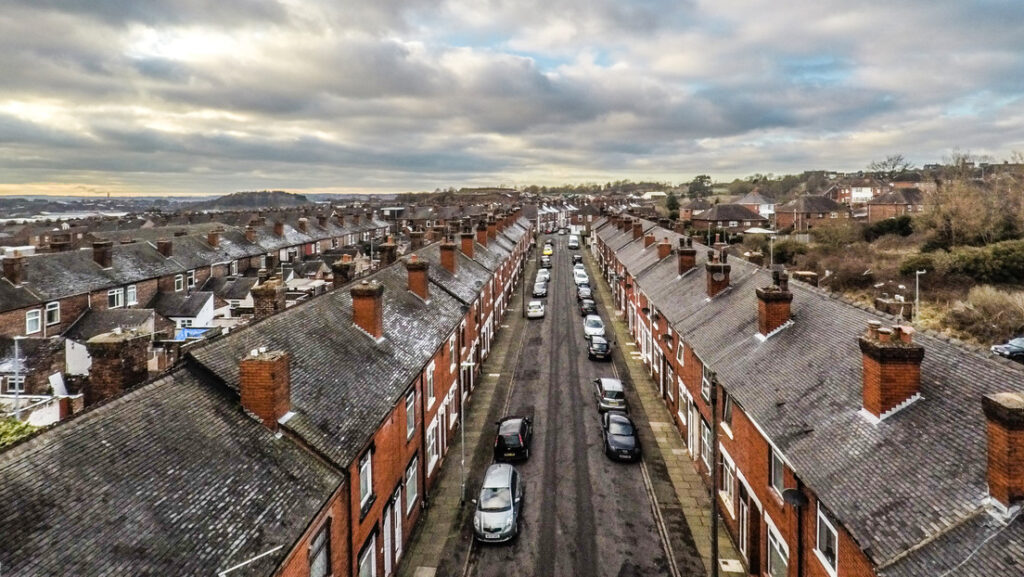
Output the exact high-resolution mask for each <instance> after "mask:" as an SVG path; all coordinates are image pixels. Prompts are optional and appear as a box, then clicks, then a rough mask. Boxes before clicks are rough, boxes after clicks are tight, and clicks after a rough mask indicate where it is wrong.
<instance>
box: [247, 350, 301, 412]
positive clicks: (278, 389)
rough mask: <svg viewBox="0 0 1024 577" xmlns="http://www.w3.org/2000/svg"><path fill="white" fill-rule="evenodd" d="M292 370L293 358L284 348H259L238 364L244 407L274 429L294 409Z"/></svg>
mask: <svg viewBox="0 0 1024 577" xmlns="http://www.w3.org/2000/svg"><path fill="white" fill-rule="evenodd" d="M290 373H291V367H290V358H289V355H288V353H286V352H284V351H270V352H259V351H258V352H257V354H256V356H250V357H246V358H244V359H242V361H241V362H240V363H239V365H238V385H239V389H240V391H239V392H240V397H241V402H242V407H243V408H244V409H245V410H246V411H248V412H250V413H252V414H254V415H255V416H256V417H257V418H259V420H260V421H262V422H263V425H264V426H265V427H267V428H268V429H270V430H273V431H276V430H277V424H278V421H279V420H280V419H281V417H283V416H285V415H286V414H287V413H288V411H290V410H291V374H290Z"/></svg>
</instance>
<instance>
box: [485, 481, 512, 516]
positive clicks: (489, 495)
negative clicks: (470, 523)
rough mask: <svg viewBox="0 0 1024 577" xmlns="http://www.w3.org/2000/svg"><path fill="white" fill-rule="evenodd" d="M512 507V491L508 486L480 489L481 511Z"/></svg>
mask: <svg viewBox="0 0 1024 577" xmlns="http://www.w3.org/2000/svg"><path fill="white" fill-rule="evenodd" d="M511 507H512V492H511V491H509V490H508V489H507V488H504V487H503V488H500V489H488V488H486V487H485V488H484V489H483V490H481V491H480V510H481V511H508V510H509V509H510V508H511Z"/></svg>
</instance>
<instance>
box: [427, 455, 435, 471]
mask: <svg viewBox="0 0 1024 577" xmlns="http://www.w3.org/2000/svg"><path fill="white" fill-rule="evenodd" d="M436 464H437V455H434V456H433V457H431V458H430V462H429V463H427V474H428V475H429V474H431V473H433V472H434V465H436Z"/></svg>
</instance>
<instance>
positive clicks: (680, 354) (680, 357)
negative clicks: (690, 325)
mask: <svg viewBox="0 0 1024 577" xmlns="http://www.w3.org/2000/svg"><path fill="white" fill-rule="evenodd" d="M685 348H686V343H684V342H683V338H682V337H681V336H680V337H679V346H678V347H676V362H678V363H679V366H680V367H685V366H686V351H685V350H684V349H685Z"/></svg>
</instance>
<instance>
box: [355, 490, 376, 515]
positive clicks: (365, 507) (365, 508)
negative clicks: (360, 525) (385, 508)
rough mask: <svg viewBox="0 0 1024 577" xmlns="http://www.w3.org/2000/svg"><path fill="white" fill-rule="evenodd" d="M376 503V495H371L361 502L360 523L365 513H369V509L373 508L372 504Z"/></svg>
mask: <svg viewBox="0 0 1024 577" xmlns="http://www.w3.org/2000/svg"><path fill="white" fill-rule="evenodd" d="M376 502H377V494H376V493H371V494H370V496H369V497H367V498H366V500H365V501H363V502H362V503H361V504H360V505H359V520H360V521H362V520H363V519H365V518H366V515H367V513H369V512H370V509H372V508H373V504H374V503H376Z"/></svg>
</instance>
